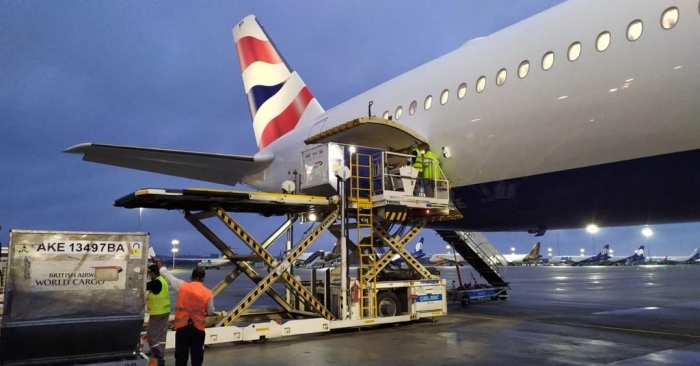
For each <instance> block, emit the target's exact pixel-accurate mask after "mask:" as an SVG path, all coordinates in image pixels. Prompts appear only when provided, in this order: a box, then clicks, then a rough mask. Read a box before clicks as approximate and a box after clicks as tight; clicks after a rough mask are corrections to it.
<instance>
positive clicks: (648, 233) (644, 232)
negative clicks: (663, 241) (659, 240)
mask: <svg viewBox="0 0 700 366" xmlns="http://www.w3.org/2000/svg"><path fill="white" fill-rule="evenodd" d="M642 235H644V237H646V238H648V237H650V236H652V235H654V232H653V231H652V230H651V229H650V228H648V227H645V228H644V229H642Z"/></svg>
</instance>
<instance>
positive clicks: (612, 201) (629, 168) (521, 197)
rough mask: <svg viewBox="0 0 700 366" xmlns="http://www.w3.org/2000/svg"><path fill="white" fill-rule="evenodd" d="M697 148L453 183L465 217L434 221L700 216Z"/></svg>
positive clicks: (519, 224) (480, 224)
mask: <svg viewBox="0 0 700 366" xmlns="http://www.w3.org/2000/svg"><path fill="white" fill-rule="evenodd" d="M697 182H700V149H698V150H693V151H688V152H681V153H674V154H666V155H661V156H654V157H649V158H642V159H634V160H628V161H624V162H618V163H610V164H603V165H597V166H592V167H586V168H579V169H570V170H565V171H560V172H553V173H546V174H539V175H533V176H529V177H521V178H514V179H507V180H501V181H493V182H487V183H481V184H474V185H465V186H457V187H454V188H453V190H452V196H453V201H454V203H455V205H456V206H457V208H459V209H460V211H461V212H462V214H463V215H464V218H463V219H462V220H460V221H455V222H448V223H445V222H440V223H435V224H433V225H432V226H430V227H431V228H441V229H462V230H480V231H519V230H527V229H533V228H536V227H538V226H540V225H542V226H546V227H547V228H548V229H563V228H581V227H584V226H586V225H588V224H590V223H592V222H593V223H596V224H597V225H599V226H625V225H639V224H645V223H671V222H691V221H700V190H698V189H697Z"/></svg>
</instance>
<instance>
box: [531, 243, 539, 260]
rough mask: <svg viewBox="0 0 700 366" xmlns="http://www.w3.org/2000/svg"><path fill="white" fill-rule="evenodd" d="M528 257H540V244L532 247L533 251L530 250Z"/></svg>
mask: <svg viewBox="0 0 700 366" xmlns="http://www.w3.org/2000/svg"><path fill="white" fill-rule="evenodd" d="M528 257H533V258H538V257H540V242H539V241H538V242H537V243H535V245H533V246H532V250H530V254H529V255H528Z"/></svg>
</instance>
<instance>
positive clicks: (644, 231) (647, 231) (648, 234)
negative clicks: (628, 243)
mask: <svg viewBox="0 0 700 366" xmlns="http://www.w3.org/2000/svg"><path fill="white" fill-rule="evenodd" d="M642 235H644V245H645V246H646V247H647V253H648V255H649V258H651V245H649V243H648V242H649V238H650V237H651V236H652V235H654V232H653V231H652V230H651V229H650V228H648V227H645V228H644V229H642Z"/></svg>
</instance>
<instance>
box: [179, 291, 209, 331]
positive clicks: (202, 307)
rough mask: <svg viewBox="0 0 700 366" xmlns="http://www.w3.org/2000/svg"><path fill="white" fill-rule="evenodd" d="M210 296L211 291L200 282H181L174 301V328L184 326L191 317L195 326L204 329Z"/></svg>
mask: <svg viewBox="0 0 700 366" xmlns="http://www.w3.org/2000/svg"><path fill="white" fill-rule="evenodd" d="M211 296H212V295H211V291H210V290H209V289H208V288H206V287H204V284H203V283H201V282H198V281H192V282H184V283H182V284H181V285H180V291H179V294H178V295H177V302H176V303H175V322H174V323H173V325H174V326H175V329H179V328H182V327H184V326H186V325H187V322H188V320H190V319H191V320H192V325H194V327H195V328H197V329H199V330H201V331H204V325H205V324H206V320H205V315H206V312H207V303H208V302H209V299H211Z"/></svg>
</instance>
